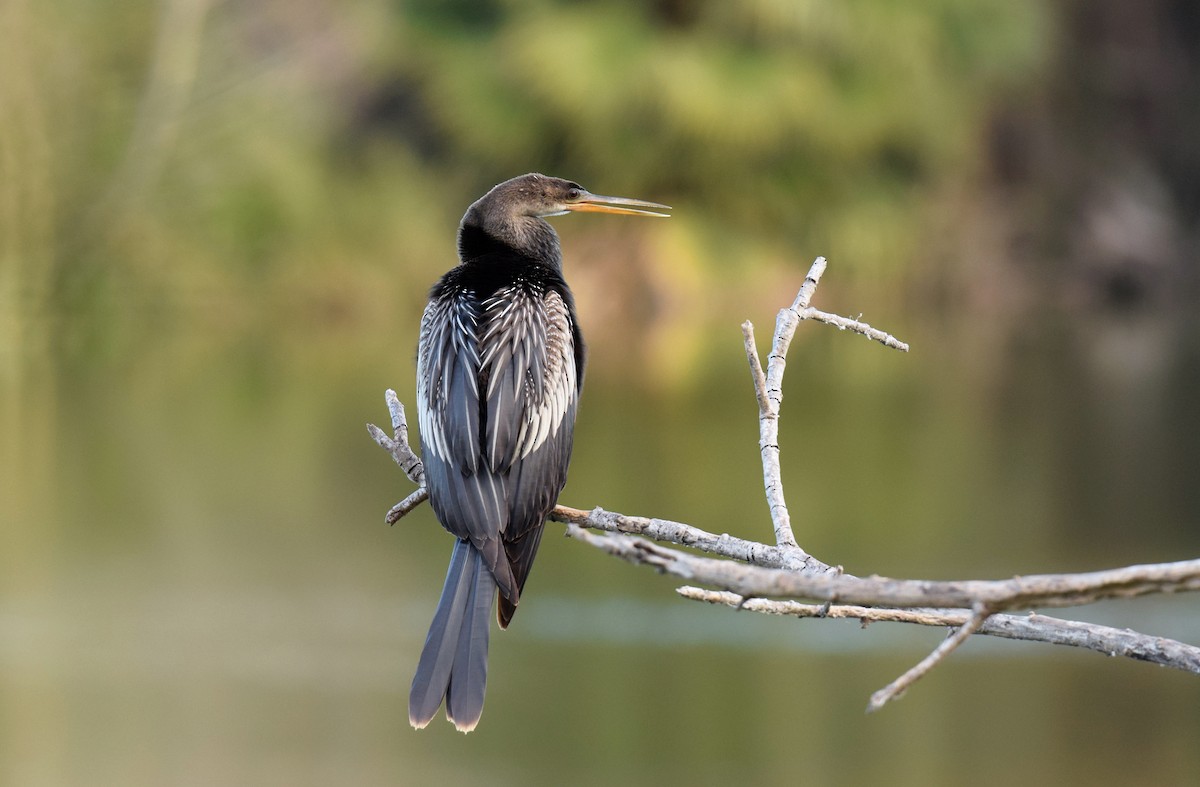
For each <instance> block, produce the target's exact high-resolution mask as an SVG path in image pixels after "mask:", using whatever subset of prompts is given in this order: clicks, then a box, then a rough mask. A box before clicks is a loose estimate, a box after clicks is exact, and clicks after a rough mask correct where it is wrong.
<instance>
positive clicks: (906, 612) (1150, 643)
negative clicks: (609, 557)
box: [675, 585, 1200, 674]
mask: <svg viewBox="0 0 1200 787" xmlns="http://www.w3.org/2000/svg"><path fill="white" fill-rule="evenodd" d="M675 592H676V593H678V594H679V595H680V596H682V597H684V598H686V599H691V600H693V601H703V602H706V603H709V604H722V605H724V606H727V607H730V608H732V609H744V610H747V611H750V612H758V613H762V614H766V615H788V616H791V617H797V618H821V617H830V618H843V619H849V620H858V621H860V622H861V623H862V625H863V628H866V627H867V624H868V623H877V622H885V623H912V624H916V625H920V626H950V627H957V626H962V625H964V624H965V623H966V622H967V621H968V620H970V619H971V612H970V610H966V609H895V608H892V607H864V606H858V605H853V604H832V605H829V604H802V603H800V602H799V601H780V600H777V599H765V598H752V599H746V598H743V597H742V596H739V595H738V594H737V593H730V592H729V591H727V590H707V589H705V588H698V587H693V586H690V585H685V586H683V587H680V588H677V589H676V591H675ZM822 610H824V612H823V613H822ZM976 633H977V634H985V635H987V636H991V637H999V638H1003V639H1015V640H1025V641H1027V642H1044V643H1046V644H1048V645H1062V646H1066V647H1073V648H1083V649H1085V650H1091V651H1095V652H1096V653H1102V654H1104V655H1105V656H1123V657H1125V658H1131V659H1137V660H1139V661H1148V662H1150V663H1151V664H1158V665H1160V666H1163V667H1171V668H1173V669H1178V670H1183V671H1185V672H1193V673H1198V674H1200V648H1198V647H1196V646H1195V645H1188V644H1187V643H1185V642H1179V641H1178V640H1173V639H1167V638H1166V637H1155V636H1152V635H1149V634H1139V633H1138V632H1136V631H1131V630H1130V629H1119V628H1113V627H1111V626H1101V625H1099V624H1096V623H1084V622H1082V621H1077V620H1063V619H1062V618H1056V617H1051V616H1049V615H1039V614H1037V613H1034V612H1031V613H1029V614H1027V615H1004V614H996V615H992V616H991V617H990V618H988V619H987V621H986V622H985V623H984V624H983V625H982V626H980V627H979V631H977V632H976Z"/></svg>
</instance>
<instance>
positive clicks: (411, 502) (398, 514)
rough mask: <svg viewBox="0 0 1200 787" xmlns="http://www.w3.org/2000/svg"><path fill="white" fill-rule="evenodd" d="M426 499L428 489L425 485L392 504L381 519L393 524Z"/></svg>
mask: <svg viewBox="0 0 1200 787" xmlns="http://www.w3.org/2000/svg"><path fill="white" fill-rule="evenodd" d="M428 499H429V490H428V489H426V488H425V487H421V488H420V489H418V490H417V491H415V492H413V493H412V494H411V495H409V496H408V497H406V498H404V499H403V500H401V501H400V502H399V503H397V504H396V505H394V506H392V507H391V508H390V509H389V510H388V512H387V516H385V517H384V518H383V521H384V522H386V523H388V524H389V525H394V524H396V523H397V522H399V521H400V519H401V518H402V517H403V516H404V515H405V514H407V513H409V512H410V511H412V510H413V509H414V508H416V507H417V506H419V505H421V504H422V503H424V502H425V501H426V500H428Z"/></svg>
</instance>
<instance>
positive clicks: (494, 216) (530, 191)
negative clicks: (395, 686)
mask: <svg viewBox="0 0 1200 787" xmlns="http://www.w3.org/2000/svg"><path fill="white" fill-rule="evenodd" d="M670 209H671V208H670V206H669V205H660V204H659V203H657V202H647V201H645V200H640V199H630V198H628V197H604V196H601V195H599V194H593V193H591V192H590V191H588V190H587V189H585V188H584V187H583V186H580V185H579V184H578V183H575V182H573V181H570V180H563V179H562V178H552V177H548V176H546V175H539V174H537V173H535V172H531V173H530V174H528V175H521V176H520V177H516V178H513V179H511V180H506V181H504V182H503V183H500V184H498V185H496V186H493V187H492V189H491V191H489V192H488V193H487V194H484V195H483V196H482V197H480V198H479V199H478V200H476V201H475V202H474V204H472V205H471V207H470V208H468V209H467V212H466V215H464V216H463V220H462V229H466V228H468V227H473V228H477V229H480V230H483V231H484V232H485V233H486V234H488V235H490V236H492V237H495V238H498V239H501V240H504V241H506V242H508V243H510V244H511V245H513V246H514V247H516V248H519V249H532V248H535V247H540V246H545V245H546V244H549V245H551V246H553V247H554V251H553V254H555V255H557V236H555V235H554V231H553V230H552V229H551V228H550V226H549V225H548V224H546V222H544V221H541V219H544V218H547V217H549V216H561V215H563V214H564V213H617V214H623V215H627V216H659V217H664V218H665V217H667V216H669V215H670V214H669V213H663V212H662V211H666V210H670ZM460 236H461V230H460ZM461 245H462V244H461V242H460V249H461Z"/></svg>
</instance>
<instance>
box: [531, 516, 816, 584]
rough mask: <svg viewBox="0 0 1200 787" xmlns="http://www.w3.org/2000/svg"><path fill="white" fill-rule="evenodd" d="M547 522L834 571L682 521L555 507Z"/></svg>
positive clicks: (767, 562) (810, 569)
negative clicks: (549, 520)
mask: <svg viewBox="0 0 1200 787" xmlns="http://www.w3.org/2000/svg"><path fill="white" fill-rule="evenodd" d="M548 519H551V520H553V521H555V522H562V523H563V524H567V525H576V526H578V527H588V528H592V529H594V530H603V531H606V532H609V533H625V534H627V535H636V536H647V537H649V538H652V539H654V540H655V541H666V542H669V543H672V544H679V545H681V546H685V547H692V548H693V549H699V550H701V551H703V552H710V553H713V554H717V555H722V556H724V557H728V558H732V559H734V560H740V561H743V562H746V563H753V564H754V565H756V566H769V567H771V568H780V569H786V570H788V571H804V572H809V573H813V574H820V573H824V572H830V571H837V569H835V568H833V567H831V566H827V565H825V564H824V563H822V562H821V561H819V560H817V559H816V558H815V557H813V556H811V555H807V554H804V553H803V552H798V551H797V550H794V549H786V548H782V547H778V546H770V545H768V544H760V543H758V542H757V541H747V540H746V539H742V538H735V537H734V536H731V535H729V534H728V533H722V534H721V535H716V534H714V533H709V532H707V531H704V530H701V529H700V528H697V527H692V526H691V525H685V524H683V523H682V522H672V521H670V520H668V519H656V518H647V517H641V516H627V515H625V514H618V513H615V512H612V511H605V510H604V509H602V508H593V509H592V510H591V511H582V510H580V509H578V508H568V507H567V506H561V505H560V506H556V507H555V509H554V511H553V512H551V514H550V516H549V517H548Z"/></svg>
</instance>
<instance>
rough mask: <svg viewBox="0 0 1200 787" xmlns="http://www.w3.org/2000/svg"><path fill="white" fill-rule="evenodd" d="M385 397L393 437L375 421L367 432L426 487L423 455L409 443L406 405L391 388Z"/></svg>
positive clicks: (407, 472)
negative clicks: (419, 454)
mask: <svg viewBox="0 0 1200 787" xmlns="http://www.w3.org/2000/svg"><path fill="white" fill-rule="evenodd" d="M384 399H386V402H388V411H389V413H390V414H391V429H392V437H388V434H386V433H385V432H384V431H383V429H380V428H379V427H378V426H376V425H374V423H367V432H370V433H371V437H372V438H373V439H374V441H376V443H378V444H379V446H380V447H383V450H384V451H386V452H388V453H390V455H391V458H392V459H395V461H396V464H398V465H400V469H401V470H403V471H404V475H407V476H408V480H409V481H412V482H413V483H415V485H416V486H420V487H424V486H425V464H424V463H421V457H419V456H416V452H415V451H414V450H413V447H412V446H410V445H409V444H408V419H407V417H406V416H404V405H403V404H402V403H401V401H400V398H397V397H396V391H394V390H391V389H388V390H386V392H385V394H384ZM397 507H398V506H397ZM401 516H403V515H401ZM397 518H398V517H397Z"/></svg>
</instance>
